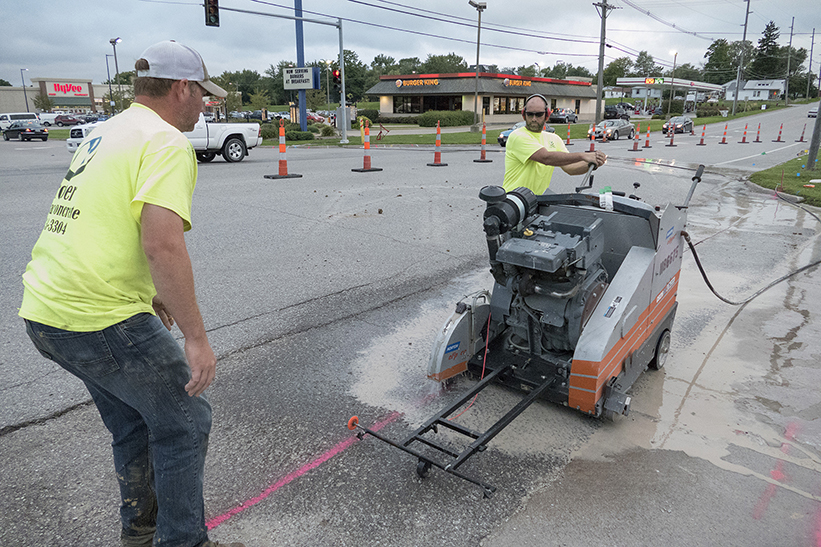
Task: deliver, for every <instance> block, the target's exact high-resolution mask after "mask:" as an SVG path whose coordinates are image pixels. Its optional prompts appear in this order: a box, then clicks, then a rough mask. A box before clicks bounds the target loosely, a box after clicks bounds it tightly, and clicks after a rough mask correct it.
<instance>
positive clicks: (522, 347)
mask: <svg viewBox="0 0 821 547" xmlns="http://www.w3.org/2000/svg"><path fill="white" fill-rule="evenodd" d="M703 171H704V166H699V168H698V170H697V172H696V174H695V176H694V177H693V184H692V186H691V187H690V192H689V194H688V195H687V198H686V200H685V203H684V204H683V205H680V206H671V205H669V204H668V205H667V206H666V207H665V208H663V209H662V208H661V207H652V206H650V205H647V204H645V203H643V202H641V201H640V200H639V198H638V197H636V196H635V195H630V196H625V195H624V193H620V192H611V191H610V190H609V188H606V189H604V190H602V191H601V192H600V193H599V194H598V195H593V194H591V193H584V191H585V190H588V189H590V188H592V180H593V178H592V176H591V171H588V175H587V178H586V179H585V182H584V183H582V186H581V187H579V188H577V189H576V193H571V194H552V193H548V194H544V195H541V196H537V195H535V194H533V192H531V191H530V190H528V189H526V188H518V189H516V190H513V191H512V192H507V193H506V192H505V191H504V189H502V188H501V187H499V186H486V187H485V188H482V190H481V191H480V193H479V197H480V198H481V199H482V200H484V201H485V202H486V203H487V207H486V209H485V213H484V231H485V235H486V238H487V245H488V253H489V256H490V271H491V273H492V274H493V278H494V281H495V282H494V284H493V290H492V293H489V292H488V291H484V290H483V291H479V292H478V293H475V294H472V295H470V296H468V297H466V298H464V299H463V300H462V301H460V302H459V303H458V304H457V305H456V309H455V311H454V312H453V314H452V315H451V317H450V318H449V319H448V320H447V322H446V323H445V325H444V326H443V327H442V329H441V330H440V331H439V334H438V336H437V338H436V341H435V343H434V348H433V352H432V355H431V359H430V364H429V368H428V377H429V378H432V379H434V380H437V381H446V380H448V379H450V378H452V377H454V376H455V375H458V374H461V373H464V372H471V373H473V374H475V375H476V376H477V377H480V378H481V380H480V381H479V382H478V383H477V384H476V385H475V387H474V388H473V389H471V390H470V392H469V393H467V394H466V395H465V396H464V397H463V398H462V399H461V400H460V401H458V402H457V403H455V404H454V405H452V406H451V407H450V408H448V409H445V410H443V411H442V412H440V413H439V414H437V415H436V416H434V417H433V418H431V419H430V420H428V421H427V422H426V423H425V424H423V425H422V426H421V427H420V428H419V429H417V430H416V431H415V432H414V433H413V434H411V435H410V436H409V437H408V438H407V439H405V440H404V441H402V442H394V441H392V440H390V439H387V438H386V437H384V436H382V435H380V434H379V433H377V432H374V431H371V430H369V429H367V428H365V427H362V426H360V425H359V424H358V420H357V419H356V418H355V417H354V418H351V421H350V422H349V424H348V426H349V427H350V428H351V429H357V428H358V429H360V430H361V431H360V432H359V436H360V438H361V437H362V436H364V435H365V434H371V435H373V436H375V437H377V438H379V439H381V440H383V441H385V442H388V443H389V444H391V445H393V446H396V447H397V448H400V449H402V450H404V451H406V452H409V453H411V454H413V455H414V456H417V457H418V458H419V464H418V466H417V473H419V475H420V476H422V477H424V476H426V475H427V473H428V472H429V470H430V468H431V466H435V467H438V468H440V469H443V470H445V471H447V472H449V473H452V474H454V475H457V476H459V477H461V478H464V479H466V480H469V481H471V482H473V483H475V484H478V485H480V486H482V487H483V488H484V489H485V494H486V495H490V493H492V492H493V490H494V489H493V487H492V486H490V485H487V484H485V483H483V482H481V481H478V480H474V479H472V478H470V477H467V476H465V475H462V474H461V473H459V472H458V471H457V469H458V468H459V466H460V465H462V464H463V463H464V462H465V461H466V460H467V459H468V458H470V457H471V456H472V455H473V454H475V453H476V452H479V451H482V450H484V448H485V446H486V444H487V443H488V442H489V441H490V440H491V439H492V438H493V437H495V436H496V435H497V434H498V433H499V432H500V431H501V430H502V429H504V427H505V426H507V425H508V424H509V423H510V422H511V421H513V419H514V418H515V417H516V416H518V415H519V414H521V413H522V412H523V411H524V410H525V409H526V408H527V407H528V406H529V405H530V404H531V403H532V402H533V401H535V400H536V399H538V398H542V399H546V400H549V401H552V402H555V403H559V404H562V405H566V406H569V407H571V408H574V409H577V410H579V411H581V412H584V413H586V414H589V415H590V416H594V417H606V418H615V417H617V416H619V415H627V414H628V413H629V411H630V402H631V398H630V395H629V394H628V392H629V389H630V387H631V386H632V385H633V383H634V382H635V381H636V379H637V378H638V377H639V376H640V375H641V374H642V373H643V372H644V371H645V370H647V369H648V367H649V368H651V369H660V368H661V367H662V366H664V362H665V360H666V358H667V354H668V351H669V349H670V331H671V330H672V327H673V320H674V319H675V315H676V307H677V303H676V295H677V292H678V281H679V274H680V271H681V260H682V251H683V249H684V238H683V236H682V232H684V229H685V225H686V221H687V207H688V205H689V202H690V199H691V198H692V195H693V192H694V191H695V188H696V185H697V184H698V183H699V182H700V180H701V176H702V173H703ZM588 181H589V184H587V182H588ZM634 186H635V187H636V188H638V184H634ZM492 382H501V383H503V384H505V385H508V386H511V387H513V388H516V389H518V390H521V391H523V392H525V393H526V395H525V396H524V398H523V399H522V400H521V401H520V402H519V403H518V404H517V405H516V406H515V407H514V408H513V409H511V410H510V411H509V412H508V413H507V414H506V415H505V416H504V417H502V418H501V419H500V420H499V421H498V422H496V423H495V424H494V425H493V426H492V427H491V428H490V429H489V430H487V431H485V432H478V431H472V430H470V429H468V428H465V427H463V426H460V425H458V424H456V423H454V422H453V421H452V418H450V417H451V416H452V415H453V413H454V412H456V411H457V410H459V409H460V408H462V407H464V405H465V404H466V403H467V402H468V401H469V400H470V399H471V398H472V397H474V396H475V395H476V394H477V393H478V392H480V391H481V390H482V389H484V387H485V386H487V385H489V384H490V383H492ZM439 427H445V428H448V429H449V430H451V431H455V432H456V433H458V434H461V435H464V436H466V437H469V438H471V439H473V442H471V443H470V445H469V446H467V447H466V448H465V449H464V450H462V451H461V452H457V451H455V450H453V449H451V448H450V447H449V446H445V445H443V444H442V443H439V442H437V441H436V440H435V439H434V438H432V435H426V434H427V433H430V432H433V433H437V432H438V428H439ZM414 443H421V444H422V445H424V448H425V452H422V451H418V450H415V449H414V448H411V445H413V444H414ZM431 449H433V450H434V451H435V452H439V453H441V454H444V455H447V456H449V457H450V458H452V459H451V460H450V461H448V462H446V463H442V462H440V461H438V460H437V459H436V458H434V457H432V456H430V455H429V454H430V450H431Z"/></svg>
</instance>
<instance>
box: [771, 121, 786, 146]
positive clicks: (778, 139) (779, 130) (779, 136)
mask: <svg viewBox="0 0 821 547" xmlns="http://www.w3.org/2000/svg"><path fill="white" fill-rule="evenodd" d="M782 129H784V124H783V123H782V124H781V127H779V128H778V138H777V139H775V140H774V141H773V142H784V141H782V140H781V130H782Z"/></svg>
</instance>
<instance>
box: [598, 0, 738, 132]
mask: <svg viewBox="0 0 821 547" xmlns="http://www.w3.org/2000/svg"><path fill="white" fill-rule="evenodd" d="M748 1H749V0H748ZM593 5H594V6H596V7H597V8H601V11H599V16H600V17H601V38H600V41H599V79H598V82H597V86H596V117H595V121H596V124H598V123H599V122H600V121H601V115H602V108H601V101H602V97H601V96H602V93H603V92H604V37H605V34H606V29H607V12H608V11H609V10H614V9H616V8H615V7H614V6H611V5H609V4H608V3H607V0H602V1H601V2H596V3H595V4H593ZM597 11H598V10H597Z"/></svg>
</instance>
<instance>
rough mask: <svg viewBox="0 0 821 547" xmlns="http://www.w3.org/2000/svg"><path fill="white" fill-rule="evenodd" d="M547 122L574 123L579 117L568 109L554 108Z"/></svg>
mask: <svg viewBox="0 0 821 547" xmlns="http://www.w3.org/2000/svg"><path fill="white" fill-rule="evenodd" d="M547 121H548V122H550V123H571V122H572V123H576V122H577V121H579V117H578V116H576V112H575V111H573V110H572V109H570V108H556V109H555V110H553V112H551V113H550V118H549V119H548V120H547Z"/></svg>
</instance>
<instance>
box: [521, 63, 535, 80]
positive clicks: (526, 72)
mask: <svg viewBox="0 0 821 547" xmlns="http://www.w3.org/2000/svg"><path fill="white" fill-rule="evenodd" d="M516 74H518V75H519V76H524V77H526V78H533V77H535V76H537V74H536V67H535V66H533V65H527V66H520V67H519V68H517V69H516Z"/></svg>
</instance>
